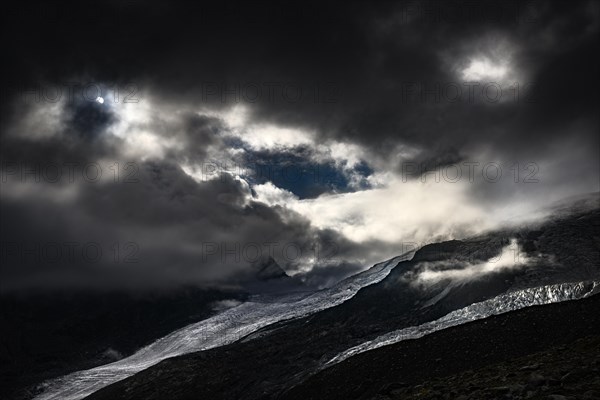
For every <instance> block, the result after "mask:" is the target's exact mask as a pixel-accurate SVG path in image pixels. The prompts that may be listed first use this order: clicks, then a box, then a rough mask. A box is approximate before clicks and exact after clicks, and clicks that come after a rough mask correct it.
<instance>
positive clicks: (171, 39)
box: [0, 1, 600, 289]
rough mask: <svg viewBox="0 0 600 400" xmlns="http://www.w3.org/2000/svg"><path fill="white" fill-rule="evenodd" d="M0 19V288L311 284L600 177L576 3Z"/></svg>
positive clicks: (90, 12) (581, 15)
mask: <svg viewBox="0 0 600 400" xmlns="http://www.w3.org/2000/svg"><path fill="white" fill-rule="evenodd" d="M449 3H454V2H449ZM444 4H445V3H444ZM61 7H69V9H70V11H71V12H70V13H63V12H62V9H61ZM5 15H7V16H9V17H8V18H3V24H2V30H3V32H4V33H5V35H3V37H11V38H12V39H11V43H5V46H4V48H5V56H6V58H7V59H9V60H10V61H11V62H10V63H9V65H8V68H9V71H7V72H6V74H5V75H4V84H3V88H4V89H5V90H4V92H5V93H6V94H5V96H4V100H5V101H3V102H2V106H1V107H2V108H1V112H2V119H1V121H0V127H1V132H0V141H1V146H0V161H1V162H2V165H1V172H2V176H1V179H2V181H1V184H2V191H1V192H0V202H1V203H0V209H1V211H2V224H1V229H0V233H1V240H2V258H3V262H2V270H1V271H2V277H3V282H5V283H4V284H3V288H5V289H8V288H12V287H24V286H28V285H34V286H39V285H41V286H44V285H53V284H74V285H75V284H89V283H93V284H97V285H99V286H102V285H117V284H126V285H134V286H135V285H143V284H149V285H164V284H182V283H189V282H193V283H197V284H222V285H226V284H237V283H238V282H239V281H240V280H241V279H242V277H243V276H244V274H247V273H248V271H249V270H248V266H249V265H250V264H252V262H253V261H254V260H255V258H256V257H257V256H264V255H265V253H267V254H268V255H271V256H273V257H274V258H275V260H276V261H277V262H278V263H279V264H280V265H281V267H283V268H284V269H285V270H286V271H287V272H288V273H289V274H291V275H297V276H298V277H300V278H301V279H303V280H304V281H305V282H307V283H309V284H311V285H314V286H326V285H330V284H332V283H333V282H335V281H336V280H339V279H341V278H343V277H345V276H348V275H349V274H351V273H354V272H356V271H359V270H362V269H365V268H367V267H368V266H370V265H371V264H373V263H375V262H377V261H381V260H383V259H386V258H389V257H391V256H393V255H396V254H399V253H402V252H403V250H406V247H407V246H415V245H421V244H423V243H429V242H432V241H436V240H442V239H449V238H461V237H465V236H469V235H473V234H478V233H480V232H483V231H485V230H489V229H494V228H497V227H499V226H503V225H505V224H507V223H510V224H515V223H520V222H523V221H524V220H526V219H528V218H529V219H531V218H533V217H532V216H533V215H534V214H533V213H534V212H535V211H537V210H539V209H542V208H544V207H545V206H548V205H549V204H552V203H553V202H556V201H558V200H560V199H562V198H565V197H568V196H573V195H577V194H580V193H589V192H597V191H599V190H600V172H599V171H600V161H599V147H600V141H599V140H600V139H599V136H598V134H597V132H598V129H599V127H600V126H599V120H598V116H597V110H596V108H597V99H596V93H597V90H598V88H599V84H598V74H597V71H598V67H599V63H598V52H597V50H596V49H597V47H598V37H599V36H598V32H599V26H600V25H599V21H600V18H599V14H598V7H597V3H596V2H593V1H578V2H577V1H576V2H574V3H573V2H571V3H569V4H568V5H567V4H566V3H565V4H563V3H556V2H545V1H540V2H527V3H526V4H520V3H515V2H488V1H484V2H481V3H480V4H478V5H477V6H473V5H470V6H469V7H466V6H465V4H463V3H462V2H460V3H457V4H452V6H449V5H442V3H440V2H425V1H424V2H398V3H385V4H378V5H372V4H368V3H363V2H351V3H348V4H345V5H344V6H338V5H333V4H327V3H323V2H314V3H313V2H308V3H302V4H295V5H290V6H289V7H288V6H287V5H286V7H285V8H284V7H282V6H279V5H269V4H266V3H260V4H257V3H252V4H250V3H248V4H240V5H237V6H229V5H219V4H214V5H200V4H193V3H182V4H170V3H167V2H155V3H152V4H144V5H143V6H142V5H141V4H137V3H136V2H127V3H126V4H121V3H119V2H113V1H108V2H101V3H97V4H94V5H93V6H89V5H82V4H76V3H74V4H70V5H53V6H52V7H49V6H38V5H36V6H33V5H31V4H22V5H21V4H11V5H8V6H7V10H6V13H5ZM69 15H71V16H78V18H71V17H69ZM14 32H19V34H18V35H14ZM100 99H102V101H100ZM535 215H536V216H537V215H538V214H535ZM69 243H76V244H77V246H76V247H77V248H78V250H77V249H71V248H70V247H69V246H71V245H69ZM49 244H50V245H49ZM56 244H58V246H59V247H60V251H61V255H62V257H61V258H59V259H58V260H53V262H50V261H51V260H50V259H51V257H50V256H49V255H48V254H46V253H49V252H51V250H53V249H54V250H56V247H55V245H56ZM65 248H69V249H70V250H69V251H75V255H74V256H71V255H70V254H71V253H69V257H66V256H65V254H66V253H65V252H66V250H65ZM98 250H100V251H101V252H102V256H101V257H99V258H98V259H97V260H96V259H94V257H93V256H92V253H93V251H96V252H97V251H98ZM126 259H127V260H126ZM125 261H133V262H125ZM479 267H481V266H478V268H479ZM483 269H485V267H484V268H483ZM465 270H466V271H468V270H469V269H468V268H467V269H465ZM457 273H458V272H457ZM461 273H462V272H461Z"/></svg>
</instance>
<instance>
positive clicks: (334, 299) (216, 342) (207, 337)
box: [35, 252, 414, 400]
mask: <svg viewBox="0 0 600 400" xmlns="http://www.w3.org/2000/svg"><path fill="white" fill-rule="evenodd" d="M413 254H414V252H409V253H406V254H403V255H401V256H398V257H394V258H392V259H390V260H387V261H384V262H382V263H379V264H376V265H374V266H373V267H372V268H370V269H368V270H366V271H364V272H362V273H359V274H357V275H354V276H351V277H349V278H347V279H345V280H343V281H341V282H339V283H338V284H336V285H335V286H333V287H331V288H328V289H324V290H320V291H317V292H310V293H295V294H290V295H280V296H276V295H269V296H256V297H253V298H251V299H250V300H249V301H247V302H245V303H242V304H240V305H239V306H237V307H234V308H231V309H228V310H225V311H223V312H221V313H219V314H217V315H214V316H213V317H211V318H208V319H206V320H203V321H200V322H197V323H195V324H192V325H188V326H186V327H184V328H181V329H179V330H177V331H175V332H173V333H171V334H169V335H167V336H165V337H163V338H161V339H158V340H157V341H155V342H154V343H152V344H150V345H148V346H146V347H144V348H142V349H141V350H139V351H138V352H137V353H135V354H133V355H131V356H130V357H127V358H124V359H122V360H119V361H117V362H114V363H111V364H106V365H102V366H100V367H96V368H92V369H89V370H84V371H78V372H74V373H72V374H69V375H66V376H64V377H61V378H58V379H55V380H52V381H48V382H46V383H44V386H45V388H44V391H43V392H42V393H41V394H40V395H38V396H37V397H36V398H35V399H36V400H77V399H81V398H83V397H85V396H88V395H89V394H91V393H93V392H95V391H97V390H99V389H101V388H103V387H105V386H107V385H110V384H112V383H115V382H117V381H120V380H122V379H125V378H127V377H129V376H131V375H133V374H135V373H137V372H140V371H142V370H144V369H146V368H149V367H151V366H153V365H155V364H157V363H158V362H160V361H162V360H164V359H166V358H169V357H174V356H178V355H182V354H186V353H191V352H194V351H200V350H206V349H210V348H214V347H218V346H223V345H226V344H229V343H232V342H234V341H236V340H238V339H240V338H244V337H246V336H247V335H249V334H251V333H253V332H255V331H257V330H258V329H260V328H263V327H265V326H267V325H270V324H273V323H275V322H278V321H282V320H287V319H292V318H299V317H303V316H306V315H308V314H312V313H315V312H318V311H321V310H324V309H326V308H329V307H333V306H336V305H338V304H340V303H343V302H344V301H346V300H348V299H349V298H351V297H353V296H354V295H355V294H356V292H358V290H360V289H361V288H363V287H365V286H368V285H371V284H373V283H376V282H379V281H381V280H382V279H383V278H385V277H386V276H387V275H388V274H389V272H390V271H391V270H392V269H393V268H394V267H395V266H396V265H397V264H398V263H399V262H400V261H404V260H407V259H410V258H411V257H412V256H413Z"/></svg>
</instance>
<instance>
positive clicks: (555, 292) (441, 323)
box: [320, 281, 600, 370]
mask: <svg viewBox="0 0 600 400" xmlns="http://www.w3.org/2000/svg"><path fill="white" fill-rule="evenodd" d="M598 292H600V281H585V282H576V283H560V284H553V285H545V286H538V287H533V288H528V289H522V290H515V291H512V292H508V293H503V294H501V295H499V296H496V297H493V298H491V299H488V300H485V301H481V302H478V303H473V304H471V305H469V306H467V307H464V308H461V309H458V310H455V311H452V312H450V313H448V314H446V315H445V316H443V317H442V318H439V319H437V320H434V321H430V322H426V323H424V324H421V325H417V326H411V327H408V328H403V329H398V330H395V331H392V332H388V333H386V334H384V335H381V336H378V337H377V338H375V339H373V340H369V341H367V342H365V343H362V344H359V345H357V346H354V347H351V348H350V349H348V350H345V351H343V352H341V353H340V354H338V355H336V356H335V357H333V358H332V359H330V360H329V361H327V362H326V363H325V364H324V365H323V366H322V367H321V368H320V370H323V369H325V368H328V367H331V366H332V365H334V364H337V363H340V362H342V361H344V360H346V359H348V358H350V357H352V356H355V355H357V354H360V353H364V352H365V351H369V350H374V349H377V348H379V347H383V346H387V345H390V344H394V343H398V342H400V341H403V340H409V339H418V338H420V337H423V336H425V335H429V334H431V333H434V332H437V331H440V330H442V329H447V328H450V327H453V326H457V325H462V324H465V323H467V322H470V321H475V320H479V319H483V318H487V317H490V316H492V315H498V314H504V313H507V312H509V311H515V310H519V309H522V308H525V307H531V306H535V305H543V304H551V303H558V302H561V301H568V300H577V299H583V298H586V297H589V296H592V295H594V294H597V293H598Z"/></svg>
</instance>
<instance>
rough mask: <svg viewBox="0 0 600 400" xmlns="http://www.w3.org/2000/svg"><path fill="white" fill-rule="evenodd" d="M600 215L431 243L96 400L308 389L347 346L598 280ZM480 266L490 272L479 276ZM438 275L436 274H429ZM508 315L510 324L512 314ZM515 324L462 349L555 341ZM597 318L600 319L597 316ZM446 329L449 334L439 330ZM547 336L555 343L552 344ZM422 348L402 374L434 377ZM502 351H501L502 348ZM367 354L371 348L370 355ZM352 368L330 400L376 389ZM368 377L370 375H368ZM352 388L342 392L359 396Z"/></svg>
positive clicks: (482, 351) (267, 394)
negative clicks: (380, 272) (316, 301)
mask: <svg viewBox="0 0 600 400" xmlns="http://www.w3.org/2000/svg"><path fill="white" fill-rule="evenodd" d="M599 215H600V214H599V212H598V211H597V210H595V211H591V212H590V211H586V212H584V213H580V214H577V215H568V216H565V217H562V218H560V219H557V220H553V221H551V222H548V223H546V224H543V225H537V226H530V227H524V228H520V229H513V230H506V231H502V232H495V233H493V234H488V235H486V236H482V237H478V238H473V239H470V240H464V241H450V242H443V243H438V244H434V245H429V246H425V247H424V248H422V249H420V250H419V251H418V252H417V253H416V254H415V255H414V257H413V258H412V260H409V261H401V262H399V263H398V264H397V266H396V267H395V268H394V269H393V270H392V271H391V272H390V273H389V275H387V277H386V278H385V279H383V280H381V281H380V282H378V283H375V284H373V285H370V286H368V287H365V288H363V289H361V290H360V291H359V292H358V293H357V294H356V295H355V296H354V297H352V298H351V299H349V300H347V301H345V302H344V303H342V304H340V305H338V306H336V307H332V308H329V309H326V310H323V311H321V312H318V313H315V314H313V315H310V316H308V317H304V318H300V319H295V320H292V321H283V322H279V323H277V324H274V325H271V326H268V327H266V328H264V329H262V330H261V331H259V332H257V333H255V334H251V335H249V336H247V337H246V338H244V339H242V340H240V341H238V342H236V343H232V344H230V345H227V346H223V347H219V348H215V349H211V350H207V351H203V352H200V353H193V354H189V355H184V356H181V357H177V358H173V359H168V360H165V361H163V362H161V363H160V364H158V365H156V366H154V367H152V368H150V369H148V370H145V371H142V372H141V373H138V374H137V375H135V376H133V377H131V378H128V379H126V380H124V381H121V382H118V383H116V384H114V385H112V386H109V387H107V388H105V389H102V390H100V391H98V392H97V393H95V394H93V395H92V396H90V398H91V399H109V398H110V399H160V398H164V396H167V395H168V396H169V398H172V399H188V398H198V397H201V398H202V397H206V398H209V397H210V398H226V399H231V398H238V399H241V398H244V399H258V398H277V397H279V396H282V395H283V394H284V393H287V391H288V390H289V389H290V388H291V387H294V386H298V387H305V386H303V382H305V381H306V379H307V378H309V376H310V375H311V374H313V373H315V372H317V371H319V370H320V369H321V368H322V366H323V365H324V364H325V363H327V362H328V361H329V360H331V359H333V358H334V357H336V356H337V355H339V354H340V353H342V352H343V351H345V350H347V349H349V348H351V347H354V346H358V345H361V344H362V343H365V342H366V341H369V340H374V339H376V338H377V337H379V336H381V335H384V334H386V333H388V332H391V331H394V330H398V329H403V328H407V327H411V326H419V325H421V324H424V323H427V322H430V321H434V320H437V319H439V318H442V317H443V316H445V315H447V314H448V313H451V312H453V311H455V310H458V309H461V308H463V307H466V306H469V305H470V304H473V303H474V302H482V301H485V300H487V299H491V298H493V297H495V296H498V295H501V294H503V293H507V292H510V291H515V290H520V289H525V288H529V287H535V286H539V285H552V284H555V283H561V282H579V281H585V280H589V279H596V278H598V276H599V273H598V268H599V266H600V262H599V261H600V260H599V259H600V255H599V249H600V237H599V236H598V235H599V226H600V218H599ZM513 240H516V241H517V242H518V243H519V247H518V249H517V250H518V254H520V256H521V257H523V258H522V259H521V261H522V262H521V261H519V262H518V263H516V264H515V265H510V264H506V263H503V262H502V261H492V260H493V259H494V257H496V256H497V255H498V254H503V253H504V251H505V249H506V248H507V246H509V245H510V244H511V242H512V241H513ZM478 271H484V272H485V273H484V274H479V272H478ZM465 272H467V273H465ZM431 276H433V277H434V278H435V279H433V280H429V277H431ZM457 277H458V278H457ZM415 283H418V284H415ZM585 302H587V303H585V304H588V303H589V304H594V306H593V307H587V308H586V309H585V310H584V311H582V312H586V313H587V314H588V315H590V316H591V311H590V308H593V312H596V313H597V311H598V308H597V301H596V302H593V301H592V302H591V303H590V302H589V301H588V300H585ZM582 304H584V303H582ZM557 309H558V308H557ZM550 310H554V308H551V309H550ZM551 314H552V312H551V311H550V312H548V313H546V312H544V313H543V317H542V319H547V320H548V321H553V323H554V324H562V326H563V327H564V332H563V331H560V330H556V329H555V328H554V325H553V323H550V322H549V323H548V325H547V327H546V328H547V329H548V330H552V329H554V330H555V331H556V332H558V333H561V332H562V334H564V335H562V336H561V337H564V338H565V340H567V339H568V340H574V339H576V338H578V337H580V336H578V335H582V334H586V332H587V334H592V333H593V332H592V331H590V325H589V324H587V322H585V321H584V322H581V323H579V324H578V322H580V321H573V320H572V318H570V319H569V318H568V317H570V316H571V317H572V315H570V314H569V313H567V314H565V315H563V314H560V315H557V317H556V318H557V319H556V320H552V319H551V317H552V315H551ZM508 315H510V314H508ZM493 318H496V317H493ZM504 318H507V321H509V320H510V321H512V319H511V318H509V317H504ZM515 321H518V322H517V323H516V325H514V326H513V325H511V326H512V328H511V329H512V330H511V331H502V330H499V331H497V335H496V337H495V340H496V341H497V343H496V342H490V341H489V340H488V336H489V337H490V338H494V336H492V333H491V332H487V331H482V332H479V331H478V333H476V334H473V335H472V337H473V338H472V342H470V343H469V347H464V346H463V349H464V350H465V352H467V353H471V352H472V354H475V356H473V358H472V359H470V364H468V365H475V366H477V365H479V366H483V365H489V363H490V362H498V361H500V359H499V358H498V357H500V355H508V356H510V357H517V356H521V355H523V353H522V352H521V353H519V352H518V351H516V350H515V351H512V350H510V349H511V348H512V347H511V346H510V344H508V343H505V342H506V341H509V340H510V339H511V336H513V335H524V336H525V337H528V338H529V339H528V341H524V342H523V343H522V346H523V347H522V348H523V349H527V351H530V350H535V349H536V345H537V344H540V345H543V344H544V343H545V345H544V346H546V347H548V346H550V345H552V344H554V341H552V340H551V339H552V337H551V336H545V331H538V330H536V329H530V327H529V328H528V327H527V321H526V320H522V319H518V318H517V319H515ZM590 321H594V323H597V319H594V318H591V319H590ZM487 323H488V322H485V321H484V322H476V323H473V324H474V326H486V324H487ZM506 323H507V324H509V322H506ZM520 325H523V326H524V328H525V330H524V331H520V330H519V326H520ZM551 326H552V327H553V328H552V329H550V327H551ZM596 326H597V325H596ZM460 328H461V327H456V328H452V329H460ZM470 329H473V328H470ZM571 329H573V330H574V333H573V332H571ZM448 331H449V332H452V331H451V330H448ZM444 332H446V331H442V332H438V333H436V335H437V334H443V333H444ZM573 335H577V337H574V336H573ZM431 336H433V335H431ZM462 336H463V335H462V334H460V335H456V334H455V336H454V341H452V340H450V339H452V336H449V337H448V339H449V340H450V341H449V342H448V344H443V343H442V342H440V344H439V346H438V347H439V348H436V349H437V350H439V351H442V350H444V348H446V347H449V348H457V349H460V346H459V343H458V342H457V339H460V337H462ZM427 338H428V337H427V336H426V337H424V338H423V339H419V340H417V341H415V342H417V343H427V342H426V341H427ZM483 338H485V339H483ZM544 338H547V339H548V341H547V342H545V341H544V340H545V339H544ZM420 341H425V342H420ZM402 343H408V342H401V343H400V344H399V345H401V344H402ZM502 343H505V344H502ZM477 346H480V347H477ZM495 346H497V347H495ZM418 348H419V347H417V348H415V349H417V350H415V349H413V353H414V358H413V359H411V361H413V362H414V363H415V365H412V366H411V369H410V371H409V372H406V371H405V372H406V373H407V374H408V376H409V377H410V376H411V374H413V375H414V377H413V380H414V379H417V378H418V379H427V378H428V377H431V376H430V375H428V374H429V372H431V371H436V370H437V367H436V362H437V359H438V358H440V357H438V356H436V355H435V353H434V352H433V351H432V352H429V351H424V350H423V349H421V351H424V353H423V354H421V355H419V351H418ZM496 349H499V350H498V352H497V353H495V352H496ZM517 349H518V348H517ZM501 350H502V351H501ZM370 353H372V352H367V353H365V354H370ZM488 354H492V355H494V354H496V356H494V357H496V358H494V357H492V358H489V357H488ZM527 354H528V353H527ZM361 356H362V355H359V356H357V357H361ZM461 357H462V356H461ZM354 358H355V357H352V358H350V359H349V360H347V361H351V360H353V359H354ZM419 360H420V361H419ZM432 360H435V362H433V361H432ZM460 360H461V359H460V358H459V357H458V356H455V357H454V362H455V363H457V365H461V364H460V362H461V361H460ZM478 363H479V364H478ZM333 368H335V367H333ZM444 368H445V369H444ZM444 368H442V367H440V371H446V373H450V372H456V369H454V368H455V366H448V365H446V366H445V367H444ZM328 370H329V369H326V370H325V371H328ZM411 371H412V372H411ZM346 372H347V374H346V375H347V377H348V378H347V379H348V381H347V382H346V381H334V382H333V383H332V384H331V385H329V386H328V387H329V388H330V389H331V393H329V392H328V395H329V396H332V398H337V397H335V396H336V395H337V394H338V392H339V393H342V394H345V395H348V392H347V391H346V387H347V388H356V385H357V384H358V385H359V386H363V385H366V387H369V388H371V385H369V384H368V380H367V381H366V382H367V383H365V380H363V379H362V378H361V377H363V376H366V374H367V373H368V368H367V369H366V370H365V371H363V372H364V373H363V374H352V373H350V372H349V371H346ZM323 373H325V372H323ZM368 375H369V376H371V374H370V373H369V374H368ZM317 376H319V375H317ZM340 376H345V375H344V374H342V375H340ZM340 379H341V378H340ZM344 379H345V378H344ZM306 382H310V380H308V381H306ZM382 383H385V382H382ZM299 385H300V386H299ZM323 385H325V386H327V385H328V384H326V383H325V382H322V384H321V385H316V386H314V387H315V388H316V389H315V390H316V392H314V393H313V392H311V391H310V390H306V391H304V392H302V394H303V395H307V394H310V395H312V396H313V398H323V397H319V396H322V395H323V393H322V392H321V391H320V390H321V389H320V387H321V386H323ZM377 389H379V388H377ZM369 390H371V389H369ZM291 393H292V394H293V392H291ZM355 394H356V393H354V394H352V396H350V397H344V398H354V397H355ZM371 394H373V395H375V394H376V393H371ZM290 395H291V394H290ZM340 398H342V397H340Z"/></svg>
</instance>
